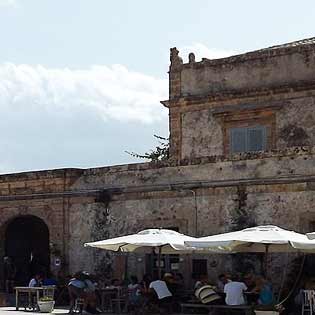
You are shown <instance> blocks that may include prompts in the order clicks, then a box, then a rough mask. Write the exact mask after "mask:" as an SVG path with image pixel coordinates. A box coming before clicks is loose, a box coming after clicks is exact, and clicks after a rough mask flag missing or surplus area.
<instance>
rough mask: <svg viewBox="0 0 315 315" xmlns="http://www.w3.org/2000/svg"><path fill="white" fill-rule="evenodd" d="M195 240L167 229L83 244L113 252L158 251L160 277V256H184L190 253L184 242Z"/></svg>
mask: <svg viewBox="0 0 315 315" xmlns="http://www.w3.org/2000/svg"><path fill="white" fill-rule="evenodd" d="M193 240H195V238H193V237H190V236H187V235H184V234H181V233H178V232H175V231H172V230H167V229H147V230H143V231H140V232H139V233H137V234H131V235H126V236H121V237H116V238H111V239H107V240H103V241H98V242H92V243H85V244H84V246H91V247H96V248H101V249H106V250H111V251H115V252H119V251H120V252H138V253H151V252H152V249H155V248H156V249H157V251H158V269H159V276H160V275H161V274H160V273H161V266H160V256H161V254H186V253H191V252H192V251H193V249H189V248H188V246H187V245H185V241H193Z"/></svg>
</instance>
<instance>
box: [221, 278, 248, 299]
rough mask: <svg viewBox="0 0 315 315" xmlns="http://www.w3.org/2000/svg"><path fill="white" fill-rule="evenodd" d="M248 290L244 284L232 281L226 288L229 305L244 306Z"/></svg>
mask: <svg viewBox="0 0 315 315" xmlns="http://www.w3.org/2000/svg"><path fill="white" fill-rule="evenodd" d="M246 290H247V286H246V285H245V283H243V282H238V281H232V282H229V283H227V284H226V285H225V286H224V293H225V294H226V297H225V302H226V304H227V305H243V304H245V299H244V295H243V292H244V291H246Z"/></svg>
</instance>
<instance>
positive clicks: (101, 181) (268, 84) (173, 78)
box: [0, 38, 315, 283]
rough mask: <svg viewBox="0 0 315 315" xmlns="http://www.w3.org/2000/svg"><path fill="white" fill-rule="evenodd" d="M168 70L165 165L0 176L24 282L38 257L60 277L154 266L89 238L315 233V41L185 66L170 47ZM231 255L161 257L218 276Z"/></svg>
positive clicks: (0, 228) (3, 251)
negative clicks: (268, 229)
mask: <svg viewBox="0 0 315 315" xmlns="http://www.w3.org/2000/svg"><path fill="white" fill-rule="evenodd" d="M169 70H170V71H169V100H166V101H163V102H162V104H163V105H164V106H166V107H167V108H168V109H169V126H170V159H169V161H168V162H163V163H162V162H161V163H138V164H128V165H120V166H109V167H102V168H93V169H60V170H48V171H40V172H27V173H20V174H10V175H2V176H0V213H1V216H0V232H1V233H2V234H1V235H2V237H1V238H0V256H1V257H3V256H4V255H8V256H12V257H13V259H14V260H15V262H16V264H17V265H18V268H20V274H19V281H20V282H21V283H22V282H23V281H25V278H26V277H27V276H28V275H29V273H30V270H29V269H27V268H35V267H36V264H40V265H45V266H46V267H47V268H48V266H49V264H50V268H51V270H52V271H53V272H54V273H55V274H59V275H60V276H62V275H65V274H68V273H71V272H74V271H76V270H78V269H82V268H84V269H88V270H90V271H97V272H99V273H102V274H106V275H108V276H120V275H122V274H123V272H124V270H125V267H126V265H127V264H128V267H129V270H131V272H132V273H137V274H138V275H141V274H142V273H144V272H146V271H150V270H152V269H154V268H155V265H154V257H153V256H152V255H148V256H146V257H141V256H133V255H129V257H128V260H127V258H126V256H124V255H120V254H109V253H107V252H104V251H101V250H96V249H92V248H84V247H83V243H84V242H86V241H91V240H97V239H103V238H107V237H114V236H118V235H122V234H127V233H134V232H136V231H138V230H141V229H144V228H149V227H166V228H173V229H177V230H179V231H180V232H183V233H186V234H190V235H193V236H203V235H210V234H215V233H219V232H225V231H229V230H231V229H234V228H242V227H246V226H250V225H254V224H259V225H261V224H275V225H279V226H282V227H284V228H288V229H294V230H297V231H301V232H306V231H310V230H315V194H314V190H315V124H314V122H315V39H313V38H312V39H307V40H302V41H297V42H294V43H289V44H284V45H280V46H274V47H271V48H266V49H262V50H258V51H254V52H249V53H245V54H241V55H237V56H232V57H228V58H222V59H217V60H209V59H205V58H204V59H202V61H200V62H196V61H195V57H194V54H190V55H189V62H188V63H183V61H182V59H181V58H180V57H179V55H178V51H177V50H176V48H173V49H171V64H170V69H169ZM152 257H153V258H152ZM222 259H223V258H222V256H214V255H209V256H203V257H198V256H194V257H191V256H183V257H180V258H179V257H177V256H168V257H166V258H165V264H164V265H165V269H170V268H173V269H174V270H178V271H180V272H181V273H183V274H185V276H186V278H190V275H191V274H192V273H195V274H198V273H204V272H208V274H209V275H210V276H213V277H214V276H215V274H217V273H218V272H221V271H224V270H226V269H227V268H231V264H232V263H233V258H231V257H225V258H224V260H225V263H224V264H222V263H221V261H222ZM275 259H276V258H275ZM30 261H32V263H31V266H30ZM32 264H33V265H35V267H34V266H33V265H32ZM23 266H24V267H23ZM254 268H259V267H254ZM281 268H282V267H281V264H278V269H279V270H280V269H281Z"/></svg>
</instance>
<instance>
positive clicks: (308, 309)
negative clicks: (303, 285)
mask: <svg viewBox="0 0 315 315" xmlns="http://www.w3.org/2000/svg"><path fill="white" fill-rule="evenodd" d="M302 294H303V300H302V315H305V314H310V315H312V314H314V312H315V291H314V290H303V291H302Z"/></svg>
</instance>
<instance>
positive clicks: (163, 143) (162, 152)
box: [125, 135, 169, 162]
mask: <svg viewBox="0 0 315 315" xmlns="http://www.w3.org/2000/svg"><path fill="white" fill-rule="evenodd" d="M154 137H155V138H156V139H158V141H159V145H157V146H156V147H155V148H154V149H153V150H150V151H149V152H146V153H144V154H139V153H135V152H128V151H125V152H126V153H127V154H129V155H131V156H133V157H135V158H138V159H146V160H149V161H150V162H158V161H166V160H168V159H169V139H168V138H164V137H161V136H157V135H154Z"/></svg>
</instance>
